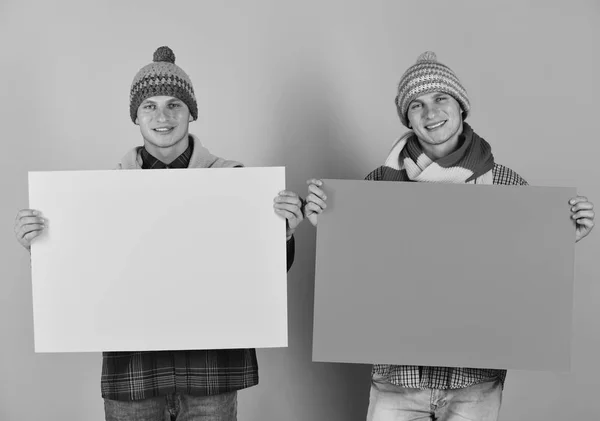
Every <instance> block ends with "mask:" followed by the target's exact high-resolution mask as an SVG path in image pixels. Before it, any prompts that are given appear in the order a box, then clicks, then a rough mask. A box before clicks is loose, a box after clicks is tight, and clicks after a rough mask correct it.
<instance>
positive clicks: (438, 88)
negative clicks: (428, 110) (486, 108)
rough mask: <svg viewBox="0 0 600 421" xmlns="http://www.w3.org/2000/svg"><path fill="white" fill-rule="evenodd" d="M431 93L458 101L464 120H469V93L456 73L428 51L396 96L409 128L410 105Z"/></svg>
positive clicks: (403, 76) (409, 73) (401, 118)
mask: <svg viewBox="0 0 600 421" xmlns="http://www.w3.org/2000/svg"><path fill="white" fill-rule="evenodd" d="M431 92H444V93H446V94H448V95H451V96H452V97H454V99H455V100H457V101H458V103H459V104H460V107H461V108H462V111H463V120H464V119H465V118H467V115H468V114H469V110H470V109H471V104H470V103H469V97H468V96H467V91H466V90H465V88H464V87H463V86H462V85H461V83H460V81H459V80H458V77H457V76H456V74H454V72H453V71H452V70H451V69H450V68H449V67H448V66H445V65H444V64H442V63H440V62H439V61H437V57H436V55H435V53H434V52H432V51H426V52H424V53H423V54H421V55H420V56H419V58H418V59H417V63H416V64H414V65H413V66H411V67H409V68H408V70H407V71H406V72H404V75H402V79H400V83H399V84H398V95H396V109H397V110H398V116H400V121H402V124H404V125H405V126H406V127H408V117H407V111H408V105H409V104H410V103H411V101H413V100H414V99H415V98H418V97H419V96H421V95H423V94H428V93H431Z"/></svg>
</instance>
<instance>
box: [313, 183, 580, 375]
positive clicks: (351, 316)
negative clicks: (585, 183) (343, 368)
mask: <svg viewBox="0 0 600 421" xmlns="http://www.w3.org/2000/svg"><path fill="white" fill-rule="evenodd" d="M323 188H324V190H325V192H326V194H327V197H328V199H327V205H328V206H327V209H326V210H325V212H324V213H323V214H322V215H320V216H319V225H318V230H317V261H316V278H315V307H314V338H313V360H314V361H321V362H347V363H380V364H397V365H425V366H449V367H482V368H500V369H529V370H558V371H568V370H569V368H570V344H571V321H572V298H573V272H574V271H573V264H574V243H575V228H574V223H573V221H572V220H571V219H570V215H571V212H570V206H569V204H568V201H569V199H570V198H572V197H574V196H575V195H576V190H575V189H574V188H558V187H527V186H489V185H488V186H485V185H454V184H429V183H412V182H373V181H349V180H324V187H323Z"/></svg>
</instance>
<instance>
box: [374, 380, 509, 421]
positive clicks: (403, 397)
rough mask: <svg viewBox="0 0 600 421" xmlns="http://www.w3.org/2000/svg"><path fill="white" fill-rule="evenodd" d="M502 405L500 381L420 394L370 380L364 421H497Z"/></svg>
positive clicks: (414, 390)
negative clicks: (369, 391)
mask: <svg viewBox="0 0 600 421" xmlns="http://www.w3.org/2000/svg"><path fill="white" fill-rule="evenodd" d="M501 403H502V383H501V382H500V380H493V381H489V382H484V383H479V384H475V385H473V386H469V387H465V388H462V389H447V390H435V389H433V390H432V389H425V390H422V389H413V388H407V387H402V386H396V385H393V384H391V383H389V382H387V381H385V380H383V379H382V378H380V377H373V379H372V381H371V395H370V398H369V411H368V413H367V421H425V420H428V421H429V420H435V421H467V420H469V421H471V420H472V421H497V420H498V413H499V412H500V405H501Z"/></svg>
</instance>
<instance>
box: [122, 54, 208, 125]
mask: <svg viewBox="0 0 600 421" xmlns="http://www.w3.org/2000/svg"><path fill="white" fill-rule="evenodd" d="M153 96H172V97H175V98H178V99H180V100H181V101H183V102H184V103H185V104H186V105H187V106H188V108H189V109H190V114H191V115H192V118H193V119H194V120H196V119H197V118H198V105H197V104H196V96H195V95H194V87H193V86H192V81H191V80H190V78H189V76H188V75H187V73H185V72H184V71H183V69H181V68H180V67H179V66H177V65H176V64H175V54H174V53H173V50H171V49H170V48H169V47H159V48H158V49H157V50H156V51H155V52H154V57H153V62H152V63H150V64H148V65H146V66H144V67H142V68H141V69H140V71H139V72H138V73H137V74H136V75H135V77H134V78H133V82H132V83H131V91H130V94H129V113H130V115H131V120H132V121H133V122H134V123H135V120H136V118H137V110H138V107H139V106H140V104H141V103H142V102H143V101H144V100H145V99H147V98H150V97H153Z"/></svg>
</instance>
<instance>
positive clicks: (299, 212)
mask: <svg viewBox="0 0 600 421" xmlns="http://www.w3.org/2000/svg"><path fill="white" fill-rule="evenodd" d="M274 207H275V209H279V210H286V211H288V212H291V213H293V214H294V215H295V216H296V218H300V217H301V216H302V209H300V207H299V206H295V205H289V204H287V203H276V204H275V205H274Z"/></svg>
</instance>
